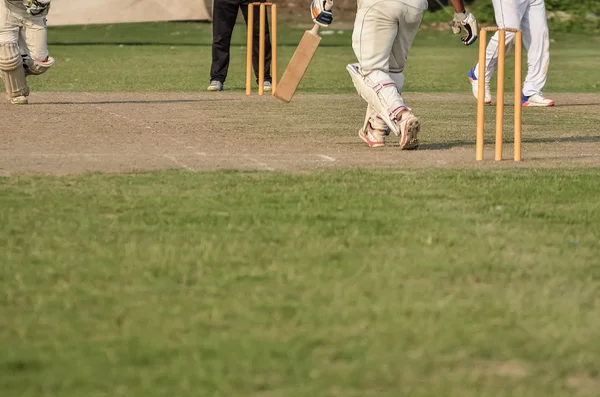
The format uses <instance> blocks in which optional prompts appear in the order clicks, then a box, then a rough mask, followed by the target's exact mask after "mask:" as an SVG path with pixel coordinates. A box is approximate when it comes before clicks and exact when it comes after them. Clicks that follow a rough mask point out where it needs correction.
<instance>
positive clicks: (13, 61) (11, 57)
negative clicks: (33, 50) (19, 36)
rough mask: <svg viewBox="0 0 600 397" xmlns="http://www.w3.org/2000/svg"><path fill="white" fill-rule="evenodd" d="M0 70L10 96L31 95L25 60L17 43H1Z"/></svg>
mask: <svg viewBox="0 0 600 397" xmlns="http://www.w3.org/2000/svg"><path fill="white" fill-rule="evenodd" d="M0 71H1V72H2V78H3V80H4V85H5V86H6V93H7V94H8V96H9V97H10V98H16V97H19V96H27V95H29V87H27V80H25V69H23V61H22V59H21V54H19V47H17V45H16V44H13V43H10V44H0Z"/></svg>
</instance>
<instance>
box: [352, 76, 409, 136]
mask: <svg viewBox="0 0 600 397" xmlns="http://www.w3.org/2000/svg"><path fill="white" fill-rule="evenodd" d="M346 70H347V71H348V73H350V77H351V78H352V82H353V83H354V87H355V88H356V91H358V94H359V95H360V96H361V97H362V98H363V99H364V100H365V101H367V103H368V104H369V105H371V107H372V108H373V110H374V111H375V112H376V113H377V115H378V116H379V117H380V118H381V119H382V120H383V121H384V122H385V124H387V126H388V127H389V128H390V130H391V131H392V132H393V133H394V134H396V135H398V133H399V131H398V126H397V125H396V123H395V122H394V121H393V118H394V117H395V115H396V114H397V113H398V112H399V111H401V110H402V109H404V108H405V106H404V101H403V100H402V97H401V96H400V94H399V93H398V88H397V87H396V83H395V82H394V81H393V80H392V79H390V76H389V75H388V74H387V73H385V72H382V71H379V70H376V71H373V72H371V73H369V74H367V75H363V74H362V73H361V71H360V68H359V66H358V64H350V65H348V66H346Z"/></svg>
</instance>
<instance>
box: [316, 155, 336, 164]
mask: <svg viewBox="0 0 600 397" xmlns="http://www.w3.org/2000/svg"><path fill="white" fill-rule="evenodd" d="M318 156H319V157H321V158H322V159H324V160H327V161H331V162H332V163H333V162H334V161H335V158H334V157H329V156H325V155H324V154H319V155H318Z"/></svg>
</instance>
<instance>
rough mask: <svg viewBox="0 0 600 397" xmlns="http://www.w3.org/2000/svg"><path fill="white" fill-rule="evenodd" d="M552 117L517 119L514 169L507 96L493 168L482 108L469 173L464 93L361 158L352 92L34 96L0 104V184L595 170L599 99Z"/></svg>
mask: <svg viewBox="0 0 600 397" xmlns="http://www.w3.org/2000/svg"><path fill="white" fill-rule="evenodd" d="M552 97H553V99H555V100H556V102H557V107H555V108H548V109H545V108H544V109H539V108H538V109H530V108H526V109H524V111H523V159H524V161H523V162H522V163H519V164H515V163H514V162H513V161H512V160H510V159H511V158H512V143H511V142H512V127H511V123H512V110H511V103H512V98H511V97H509V96H508V95H507V98H506V104H505V106H506V107H505V109H506V115H505V120H506V128H505V134H506V135H505V136H506V138H507V140H508V141H507V142H506V143H505V152H504V157H505V159H507V160H505V161H503V162H501V163H495V162H494V161H493V160H492V159H493V143H492V138H493V135H494V112H495V110H494V107H487V108H486V111H487V113H486V153H485V156H486V160H485V161H484V162H483V163H476V162H475V160H474V158H475V111H476V104H475V101H474V100H473V98H472V97H471V96H470V95H467V94H464V95H463V94H461V95H455V94H417V93H406V94H405V99H406V100H407V103H408V104H409V105H410V106H411V107H413V109H414V110H415V113H416V114H417V115H419V116H421V117H422V120H423V129H422V134H421V136H420V138H421V143H422V145H421V148H420V149H419V150H417V151H412V152H405V151H400V150H399V148H398V147H397V139H394V138H395V137H393V136H392V137H390V141H389V142H390V143H391V145H389V146H387V147H385V148H382V149H370V148H368V147H367V146H366V145H365V144H364V143H362V141H360V140H359V138H358V137H357V129H358V127H359V126H360V125H361V123H362V120H363V117H364V108H365V106H364V104H363V101H362V100H361V99H360V98H359V97H358V96H357V95H355V94H340V95H309V94H304V95H302V94H300V95H297V96H296V97H295V98H294V100H293V102H292V103H291V104H283V103H280V102H277V101H276V100H275V99H274V98H272V97H271V96H265V97H258V96H256V95H254V96H252V97H246V96H245V95H243V94H242V93H189V94H186V93H34V94H33V95H32V96H31V105H29V106H21V107H19V106H10V105H7V104H2V105H0V120H1V124H0V125H1V132H0V135H1V136H2V139H1V140H0V175H3V176H9V175H13V174H20V173H50V174H72V173H82V172H90V171H102V172H129V171H136V170H152V169H165V168H182V169H186V170H190V171H204V170H216V169H245V170H265V171H302V170H312V169H323V168H330V167H411V168H418V167H461V168H463V167H478V168H497V167H514V166H518V167H580V166H583V167H586V166H600V155H599V153H598V152H599V150H598V148H599V143H600V127H599V126H600V95H598V94H562V95H553V96H552Z"/></svg>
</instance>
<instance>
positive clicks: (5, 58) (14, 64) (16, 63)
mask: <svg viewBox="0 0 600 397" xmlns="http://www.w3.org/2000/svg"><path fill="white" fill-rule="evenodd" d="M22 65H23V61H22V60H21V55H20V54H19V47H18V46H17V44H15V43H9V44H0V70H2V71H5V72H8V71H11V70H15V69H17V68H19V67H21V66H22Z"/></svg>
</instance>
